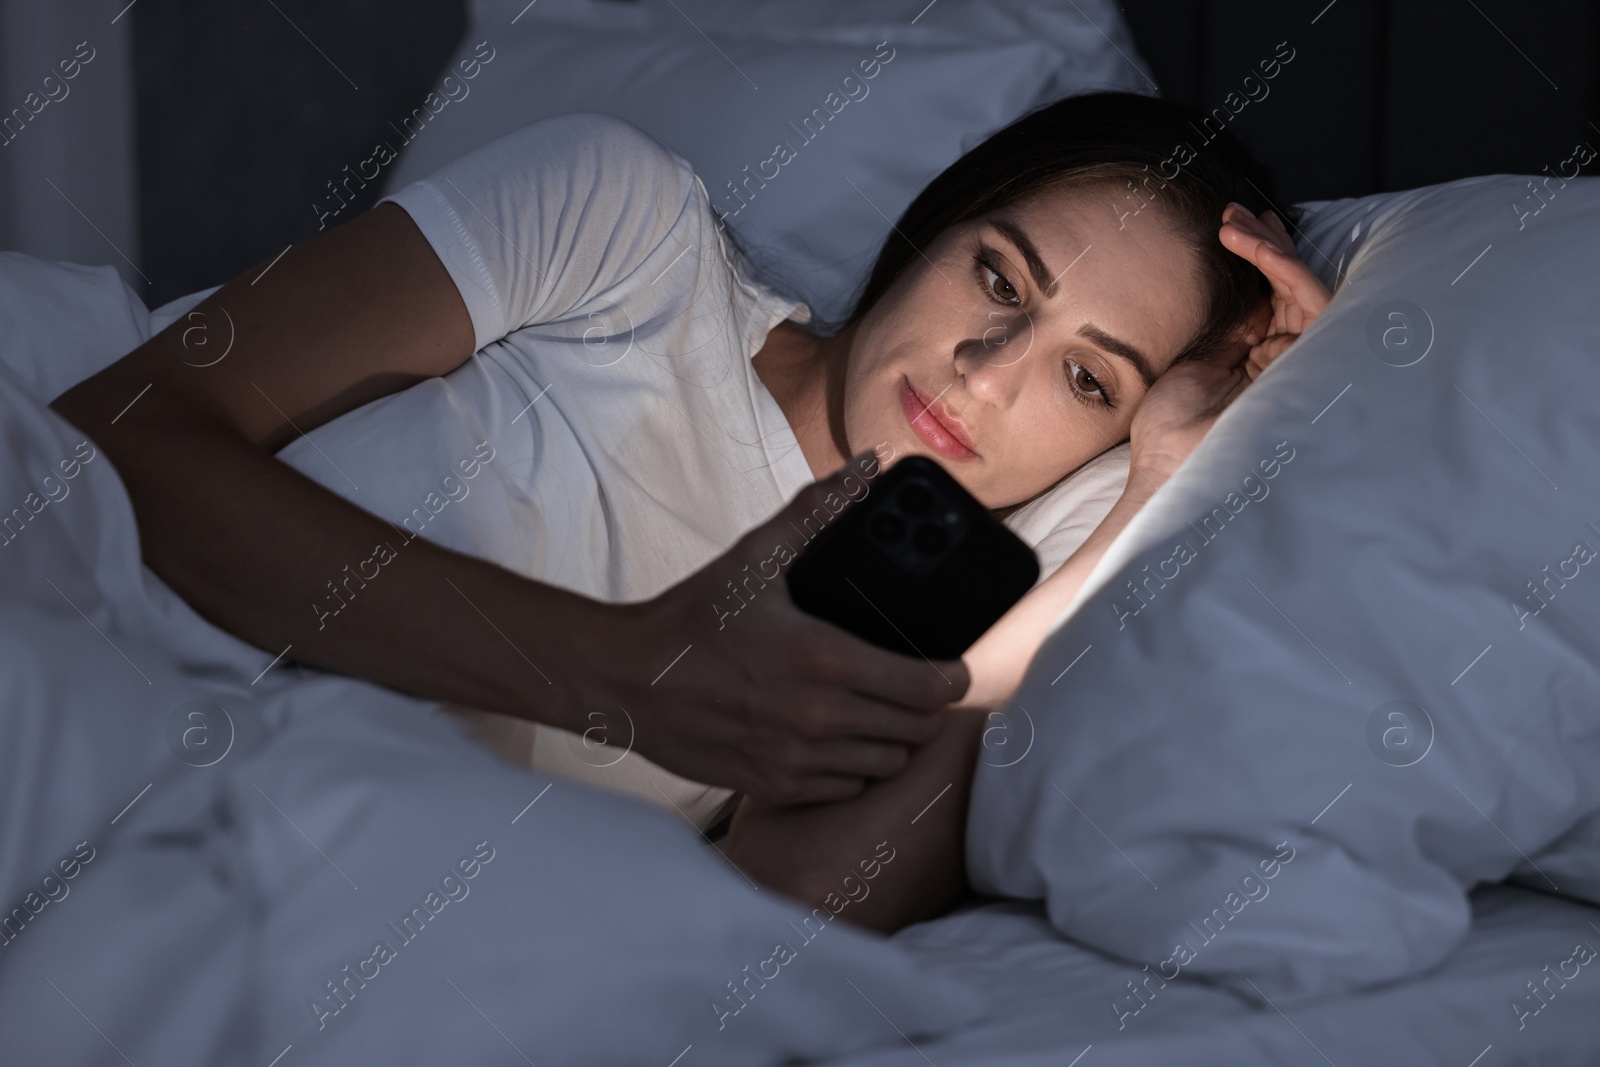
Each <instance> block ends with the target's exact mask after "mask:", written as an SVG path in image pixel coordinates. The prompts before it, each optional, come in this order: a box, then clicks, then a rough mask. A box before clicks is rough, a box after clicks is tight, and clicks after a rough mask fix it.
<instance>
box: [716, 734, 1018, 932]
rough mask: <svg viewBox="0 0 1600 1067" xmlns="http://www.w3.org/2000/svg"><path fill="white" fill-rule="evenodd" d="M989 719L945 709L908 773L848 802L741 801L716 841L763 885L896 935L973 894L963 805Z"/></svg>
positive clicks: (873, 785)
mask: <svg viewBox="0 0 1600 1067" xmlns="http://www.w3.org/2000/svg"><path fill="white" fill-rule="evenodd" d="M987 718H988V712H985V711H981V710H974V709H961V708H952V709H950V710H948V711H946V712H945V713H944V715H943V717H942V724H941V729H940V731H939V734H938V736H937V737H935V738H934V739H933V740H932V741H929V742H928V743H927V744H925V745H922V746H921V747H919V748H918V749H917V750H916V751H915V752H914V753H913V755H912V757H911V762H910V763H909V764H908V765H907V766H906V769H905V770H904V771H902V772H900V774H898V775H896V776H895V777H893V778H890V779H887V780H885V781H878V782H873V783H871V784H870V785H868V786H867V788H866V790H865V791H864V792H862V793H861V794H860V795H859V796H856V797H853V798H851V799H849V800H844V801H839V802H837V803H832V804H803V805H801V804H791V805H778V804H772V803H768V802H765V801H760V800H754V799H752V798H750V797H745V798H743V799H742V800H741V801H740V802H739V808H738V810H737V811H735V812H734V816H733V822H732V824H731V825H730V826H729V828H728V834H727V836H726V837H724V838H723V839H722V840H721V841H719V842H718V843H717V847H718V848H719V849H720V850H721V851H722V854H723V856H724V857H726V858H727V859H728V861H729V862H731V863H732V864H733V865H734V866H736V867H738V868H739V869H740V870H742V871H743V872H744V873H745V874H747V875H749V876H750V877H751V878H753V879H754V880H756V881H757V882H759V883H761V884H762V885H764V886H766V887H767V888H769V889H772V890H774V891H776V892H779V893H782V894H784V895H785V896H787V897H790V898H792V899H794V900H798V901H800V902H801V903H803V904H805V905H807V906H808V907H814V908H826V909H827V910H828V911H830V912H833V913H835V914H837V915H838V916H839V917H840V918H841V919H848V920H849V921H850V922H852V923H854V924H856V925H857V926H863V927H866V928H867V929H870V930H877V931H880V932H881V933H893V932H894V931H895V930H898V929H900V928H901V927H903V926H908V925H910V924H911V923H915V922H922V921H923V920H926V919H933V918H937V917H938V916H940V915H943V914H944V913H945V912H947V911H949V910H950V909H951V908H953V907H955V906H956V905H957V904H959V903H960V902H961V900H962V899H963V898H964V897H966V896H967V895H968V894H969V892H970V889H969V887H968V885H967V866H966V829H967V805H968V802H969V801H970V800H971V796H972V774H973V770H974V766H975V764H976V762H977V756H978V752H979V749H980V747H981V740H982V735H983V727H984V721H985V720H986V719H987ZM885 855H889V856H892V859H890V860H889V862H887V863H884V862H882V860H883V858H884V856H885Z"/></svg>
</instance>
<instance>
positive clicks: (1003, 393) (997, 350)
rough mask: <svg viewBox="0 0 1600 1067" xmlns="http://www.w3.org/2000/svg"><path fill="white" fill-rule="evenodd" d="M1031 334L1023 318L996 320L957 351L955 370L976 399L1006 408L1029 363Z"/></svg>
mask: <svg viewBox="0 0 1600 1067" xmlns="http://www.w3.org/2000/svg"><path fill="white" fill-rule="evenodd" d="M1033 340H1034V338H1033V331H1032V330H1031V329H1030V328H1029V324H1028V322H1027V320H1026V319H1021V318H1014V317H1007V318H1005V319H1001V318H995V319H994V320H993V321H992V322H991V323H990V324H989V326H988V327H987V328H986V329H985V330H984V332H983V335H982V336H981V337H978V338H974V339H972V340H970V341H967V342H965V343H964V344H962V346H961V347H960V348H959V349H958V350H957V352H956V369H957V370H958V371H959V372H960V373H961V375H962V376H963V377H964V378H966V381H967V391H968V392H970V393H971V394H972V395H973V396H974V397H975V398H977V399H979V400H983V401H986V402H988V403H990V404H994V405H996V406H997V407H1009V406H1010V404H1011V402H1012V401H1013V400H1015V399H1016V397H1017V395H1018V394H1019V393H1020V392H1021V391H1022V383H1023V381H1024V379H1025V378H1026V377H1027V375H1028V373H1029V367H1030V365H1031V363H1032V360H1031V359H1030V352H1031V349H1032V347H1033Z"/></svg>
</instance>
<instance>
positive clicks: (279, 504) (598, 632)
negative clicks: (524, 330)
mask: <svg viewBox="0 0 1600 1067" xmlns="http://www.w3.org/2000/svg"><path fill="white" fill-rule="evenodd" d="M474 343H475V333H474V327H473V323H472V321H471V317H470V315H469V313H468V311H467V308H466V305H465V303H464V301H463V300H462V298H461V294H460V292H459V291H458V290H457V288H456V285H455V282H454V281H453V280H452V279H451V277H450V275H449V273H448V272H447V271H446V269H445V267H444V265H443V263H441V261H440V260H439V258H438V256H437V255H436V254H435V252H434V251H433V248H432V246H431V245H430V244H429V243H428V240H427V239H426V238H425V237H424V236H423V234H422V231H421V230H420V229H419V228H418V227H417V225H416V224H415V223H414V222H413V221H412V219H411V217H410V216H409V215H408V214H407V213H406V212H405V211H404V210H403V209H401V208H399V207H397V206H395V205H393V204H382V205H380V206H379V207H377V208H376V209H374V210H373V211H371V212H368V213H367V214H365V215H362V216H360V217H358V218H356V219H353V220H351V221H350V222H348V223H346V224H344V225H343V226H340V227H338V228H336V229H333V230H329V231H328V232H327V233H325V234H322V235H320V236H318V237H317V238H315V239H314V240H312V241H311V242H309V243H308V244H306V245H303V246H301V247H297V248H294V249H291V250H290V251H289V252H287V253H286V254H285V255H284V256H283V257H282V258H281V259H279V260H278V261H276V262H275V263H271V264H268V263H262V264H258V265H257V266H256V267H254V268H252V269H251V270H249V271H246V272H245V273H244V274H242V275H241V276H240V277H238V278H236V279H234V280H233V281H232V282H229V283H228V284H227V285H225V286H223V288H222V289H220V290H219V291H217V292H216V293H214V294H212V295H211V296H210V297H208V298H207V299H205V300H204V301H202V302H201V303H200V304H199V305H198V306H197V307H196V308H195V310H194V311H192V312H190V313H189V315H187V316H186V317H185V318H183V319H182V320H180V321H179V322H176V323H174V324H173V325H172V326H170V327H169V328H168V329H166V330H164V331H162V332H161V333H160V334H158V335H156V336H155V337H153V338H151V339H150V340H149V341H148V342H146V343H145V344H143V345H141V346H140V347H139V348H137V349H135V350H134V351H133V352H131V353H129V354H128V355H127V356H124V357H123V358H122V359H120V360H118V361H117V362H116V363H114V364H112V365H111V366H109V367H107V368H106V369H105V370H103V371H101V372H100V373H98V374H96V375H94V376H93V377H91V378H89V379H87V380H85V381H84V382H82V383H80V384H78V385H77V386H74V387H73V388H72V389H69V390H68V391H67V392H65V393H63V394H62V395H61V396H59V397H57V398H56V400H55V401H54V403H53V404H52V406H53V407H54V408H55V410H56V411H57V412H58V413H60V414H61V415H62V416H63V417H64V418H65V419H67V420H68V421H69V422H71V423H73V424H74V425H75V426H77V427H78V428H79V429H80V430H82V431H83V432H84V433H86V434H88V435H89V436H90V437H91V438H92V439H93V440H94V441H95V442H96V444H97V445H99V446H100V448H101V450H102V452H103V453H104V454H105V455H106V456H107V457H108V458H109V459H110V461H111V463H112V465H113V466H114V467H115V468H116V470H117V472H118V474H119V475H120V476H121V478H122V481H123V483H124V484H125V486H126V487H127V490H128V495H129V498H130V499H131V500H132V503H133V510H134V517H135V519H136V521H137V523H138V527H139V536H140V541H141V548H142V551H143V554H144V559H145V562H146V564H147V565H148V566H149V567H150V569H151V570H153V571H154V572H155V573H156V574H158V575H159V576H160V577H161V578H162V579H164V580H165V581H166V582H167V584H168V585H170V586H171V587H172V588H173V589H174V591H176V592H177V593H178V594H179V595H180V596H182V597H183V598H184V599H185V600H186V601H187V602H188V603H189V604H190V605H191V606H192V607H194V609H195V610H196V611H197V612H199V613H200V614H201V615H202V616H204V617H205V618H207V619H209V620H210V621H212V622H214V623H215V624H217V625H218V626H220V627H221V628H223V629H225V630H228V631H230V632H232V633H234V634H237V635H239V636H240V637H242V638H244V639H245V640H247V641H250V642H251V643H253V644H255V645H257V646H258V647H260V648H261V649H263V650H264V653H265V654H264V655H263V657H262V660H263V664H265V663H267V662H269V661H271V660H272V658H273V657H274V656H279V655H282V656H283V657H284V658H286V659H290V660H298V661H301V662H304V663H308V664H311V665H313V666H317V667H322V668H324V669H327V670H332V671H337V672H340V673H344V674H352V675H357V676H360V677H364V678H369V679H371V680H373V681H376V682H379V683H382V684H384V685H387V686H389V687H391V688H394V689H398V690H401V691H404V692H408V693H411V694H414V695H417V696H421V697H424V698H427V699H431V700H436V701H440V702H446V703H452V704H459V705H464V706H466V707H470V708H478V709H482V710H486V711H496V712H502V713H504V714H507V715H513V716H516V717H519V718H524V719H533V720H536V721H539V722H544V723H548V724H550V725H553V726H560V727H577V728H579V729H582V728H584V727H586V726H590V725H593V723H592V721H591V719H590V718H589V716H590V713H591V712H596V711H597V712H599V713H601V714H602V715H608V716H609V715H614V714H615V713H616V710H617V708H618V707H619V706H620V707H622V708H624V709H627V710H628V712H629V713H630V715H631V716H632V717H633V719H634V721H635V722H636V724H637V728H638V733H637V737H636V744H635V747H636V748H637V749H638V750H639V751H640V753H641V754H643V755H645V756H646V757H648V758H650V759H651V760H654V761H655V762H657V763H659V764H661V765H662V766H665V767H667V768H668V769H669V770H673V771H675V772H676V773H678V774H681V775H684V776H685V777H689V778H692V779H695V780H698V781H703V782H709V783H713V784H718V785H725V786H731V787H733V788H735V789H739V790H742V791H745V792H750V793H754V794H757V795H762V796H769V797H773V798H778V799H784V800H789V801H791V802H792V801H800V800H816V799H823V798H838V797H843V796H851V795H854V794H855V793H857V792H859V791H860V789H861V788H862V787H863V786H864V784H865V780H867V779H871V778H876V777H882V776H884V775H890V774H893V773H895V772H896V771H898V770H899V769H900V767H901V766H903V764H904V762H905V760H906V758H907V751H906V746H907V745H909V744H914V743H918V742H921V741H924V740H926V739H927V738H928V737H931V736H932V735H933V733H934V732H935V731H936V730H937V727H938V720H937V717H936V714H935V712H936V711H937V709H938V708H939V707H940V706H941V705H943V704H945V703H947V702H948V701H949V700H951V699H955V698H959V696H960V694H961V693H962V692H964V690H965V687H966V682H967V677H966V669H965V667H964V666H963V665H962V664H961V663H960V662H959V661H957V662H953V663H945V664H940V665H939V669H937V670H936V669H932V668H930V667H929V666H928V665H927V664H925V663H921V662H913V661H910V660H907V659H906V657H902V656H896V655H894V654H893V653H889V652H886V651H884V650H882V649H877V648H873V647H872V646H869V645H867V644H866V643H865V642H863V641H860V640H859V639H857V638H854V637H852V636H850V635H848V634H845V633H844V632H843V631H841V630H838V629H836V628H834V627H830V626H828V625H827V624H826V623H823V622H821V621H820V620H817V619H814V618H812V617H810V616H808V615H805V614H803V613H801V612H800V611H799V610H798V609H796V608H795V607H794V606H793V605H792V604H790V603H789V602H788V600H787V599H786V598H782V597H771V596H769V597H765V598H762V599H761V600H760V601H759V602H758V603H757V604H756V605H753V606H752V609H751V610H750V611H749V612H748V613H747V614H746V615H744V616H741V618H740V620H739V621H740V624H741V625H739V626H734V627H728V628H726V630H721V631H719V629H718V627H717V626H716V625H715V624H716V621H717V619H716V615H715V612H714V611H713V610H712V607H711V605H713V604H715V603H717V602H718V600H719V598H720V597H721V596H722V595H723V587H724V585H725V583H726V582H727V580H729V579H731V578H732V577H734V576H735V575H737V574H738V573H739V572H740V570H741V568H742V567H744V566H746V565H751V566H754V565H756V564H758V563H759V562H760V561H761V560H762V559H763V558H765V556H766V555H767V554H770V551H771V546H772V544H773V543H774V542H775V541H776V540H777V539H778V538H779V537H780V534H779V533H778V532H777V531H778V530H780V529H782V530H787V526H786V523H787V522H788V521H790V520H795V519H798V518H799V516H800V515H801V514H808V513H809V512H810V510H811V509H813V508H817V507H820V506H821V504H822V501H823V500H824V499H825V498H826V497H827V495H828V494H829V493H838V492H841V480H842V479H848V478H850V477H853V476H855V475H856V473H857V472H855V471H854V470H853V469H852V468H851V467H846V468H844V469H843V470H841V471H840V472H839V473H838V474H837V475H835V476H834V477H832V478H830V479H825V480H824V481H822V482H818V483H816V484H814V485H812V486H810V487H808V488H806V489H804V490H802V491H801V492H800V493H799V494H798V495H797V496H796V497H795V498H794V499H793V500H791V501H790V503H789V505H788V506H786V508H785V509H784V510H783V511H780V512H779V513H778V515H777V516H775V517H774V518H773V519H771V520H769V521H768V522H767V523H765V524H763V525H762V526H760V527H757V528H755V529H754V530H752V531H750V532H749V533H747V534H746V535H745V537H744V538H742V539H741V540H740V542H739V543H738V544H736V545H734V546H733V547H732V548H730V549H729V550H728V552H727V553H725V554H724V555H723V556H721V557H719V558H718V559H716V560H713V561H712V562H711V563H709V564H707V565H706V566H705V567H704V568H702V569H701V570H700V571H698V572H696V573H695V574H694V575H691V576H690V577H688V578H687V579H685V580H684V581H682V582H680V583H678V584H677V585H676V586H674V587H672V588H671V589H668V590H666V591H665V592H663V593H662V594H660V595H659V596H657V597H655V598H653V599H651V600H648V601H640V602H636V603H630V604H608V603H602V602H599V601H596V600H591V599H589V598H587V597H582V596H578V595H576V594H573V593H570V592H568V591H566V590H562V589H557V588H555V587H554V586H549V585H545V584H543V583H541V582H537V581H533V580H531V579H529V578H526V577H523V576H520V575H516V574H513V573H511V572H510V571H508V570H505V569H504V568H502V567H499V566H497V565H495V564H493V563H489V562H487V561H484V560H481V559H477V558H475V557H471V556H467V555H464V554H461V553H458V552H453V551H451V550H449V549H446V548H443V547H441V546H439V545H436V544H433V543H431V542H429V541H426V540H423V539H421V538H418V539H415V540H410V539H408V538H407V535H406V534H405V533H403V532H402V531H399V530H397V529H396V528H395V527H394V526H392V525H390V524H389V523H387V522H385V521H383V520H382V519H380V518H378V517H377V516H375V515H373V514H371V513H370V512H367V511H365V510H363V509H362V508H360V507H358V506H357V505H355V504H353V503H351V502H349V501H348V500H345V499H344V498H343V497H341V496H339V495H338V494H336V493H333V492H332V491H330V490H328V489H327V488H325V487H323V486H321V485H318V484H317V483H316V482H314V481H312V480H311V479H309V478H307V477H306V476H305V475H303V474H301V473H300V472H299V471H297V470H295V469H294V468H292V467H290V466H289V465H287V464H285V463H282V462H280V461H279V460H278V459H277V458H276V457H275V456H274V453H275V452H276V451H277V450H278V449H279V448H281V447H282V446H283V445H284V444H286V443H287V442H289V441H290V440H292V439H294V438H295V437H296V436H297V435H299V434H302V433H305V432H307V431H310V430H312V429H314V428H315V427H317V426H320V425H322V424H323V423H325V422H327V421H328V420H329V419H332V418H334V417H336V416H338V415H340V414H342V413H344V412H346V411H349V410H350V409H352V408H354V407H356V406H358V405H361V404H364V403H367V402H369V401H372V400H375V399H377V398H379V397H382V396H384V395H386V394H389V393H392V392H396V391H398V390H400V389H402V388H405V387H407V386H410V385H412V384H414V383H416V382H419V381H422V380H423V379H426V378H429V377H432V376H437V375H441V374H445V373H447V372H448V371H450V370H452V369H454V368H455V367H457V366H458V365H460V364H461V363H462V362H463V361H465V360H466V359H467V358H468V357H469V356H470V355H471V354H472V351H473V348H474ZM230 345H231V347H230ZM380 545H382V546H386V547H387V548H388V550H389V551H391V552H392V553H393V556H392V558H386V559H381V560H379V562H380V563H381V569H380V570H379V571H378V572H377V577H376V578H370V579H368V580H367V581H366V584H365V586H363V587H361V589H360V594H359V595H358V596H356V597H354V598H353V599H351V600H350V601H349V603H348V604H347V606H345V607H344V608H343V609H341V610H340V611H339V613H338V615H337V617H336V618H324V617H323V615H322V614H321V613H319V612H318V611H317V610H316V609H315V608H314V606H313V605H316V604H318V603H319V602H321V601H323V600H324V599H325V598H326V597H327V595H328V583H329V582H339V581H341V579H342V578H343V577H344V576H345V575H346V574H347V573H352V572H354V571H355V570H356V569H357V568H358V567H359V565H360V564H361V563H362V561H368V560H372V559H373V558H374V557H375V555H376V554H377V551H376V550H377V546H380ZM347 567H349V568H351V571H350V572H347V571H346V570H345V568H347ZM691 649H692V651H691ZM669 666H670V667H671V668H672V669H671V671H670V673H669V672H668V671H667V670H666V668H668V667H669ZM657 682H659V683H660V684H657Z"/></svg>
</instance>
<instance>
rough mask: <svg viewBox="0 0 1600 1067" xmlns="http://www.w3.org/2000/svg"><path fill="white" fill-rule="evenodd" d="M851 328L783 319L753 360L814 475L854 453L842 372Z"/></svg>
mask: <svg viewBox="0 0 1600 1067" xmlns="http://www.w3.org/2000/svg"><path fill="white" fill-rule="evenodd" d="M852 334H853V331H852V330H850V329H846V330H844V331H843V332H841V333H839V334H837V335H835V336H833V337H819V336H817V335H816V334H812V333H807V332H806V331H804V330H802V329H800V328H798V327H796V326H793V325H791V324H790V323H788V322H780V323H779V324H778V325H777V326H775V327H774V328H773V329H772V331H771V332H770V333H768V334H767V339H766V342H765V343H764V344H763V345H762V346H761V350H760V351H759V352H757V353H756V354H755V357H754V358H753V359H752V361H751V362H752V364H753V365H754V367H755V371H756V377H758V378H760V379H761V383H762V384H763V385H765V386H766V387H767V391H768V392H770V393H771V394H772V398H773V399H774V400H776V401H777V402H778V407H779V409H780V410H782V412H783V415H784V418H785V419H787V420H788V422H789V427H790V429H792V430H793V431H794V436H795V440H797V441H798V442H799V443H800V452H801V454H802V455H804V456H805V459H806V464H807V466H809V467H810V468H811V474H812V477H814V478H819V479H820V478H826V477H827V476H828V475H830V474H832V473H833V472H834V471H836V470H838V469H839V468H840V467H842V466H844V464H845V462H846V461H847V460H849V458H850V451H849V449H850V445H849V442H848V440H846V438H845V435H844V374H845V367H846V365H847V362H848V359H847V357H848V356H849V352H850V337H851V336H852Z"/></svg>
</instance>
